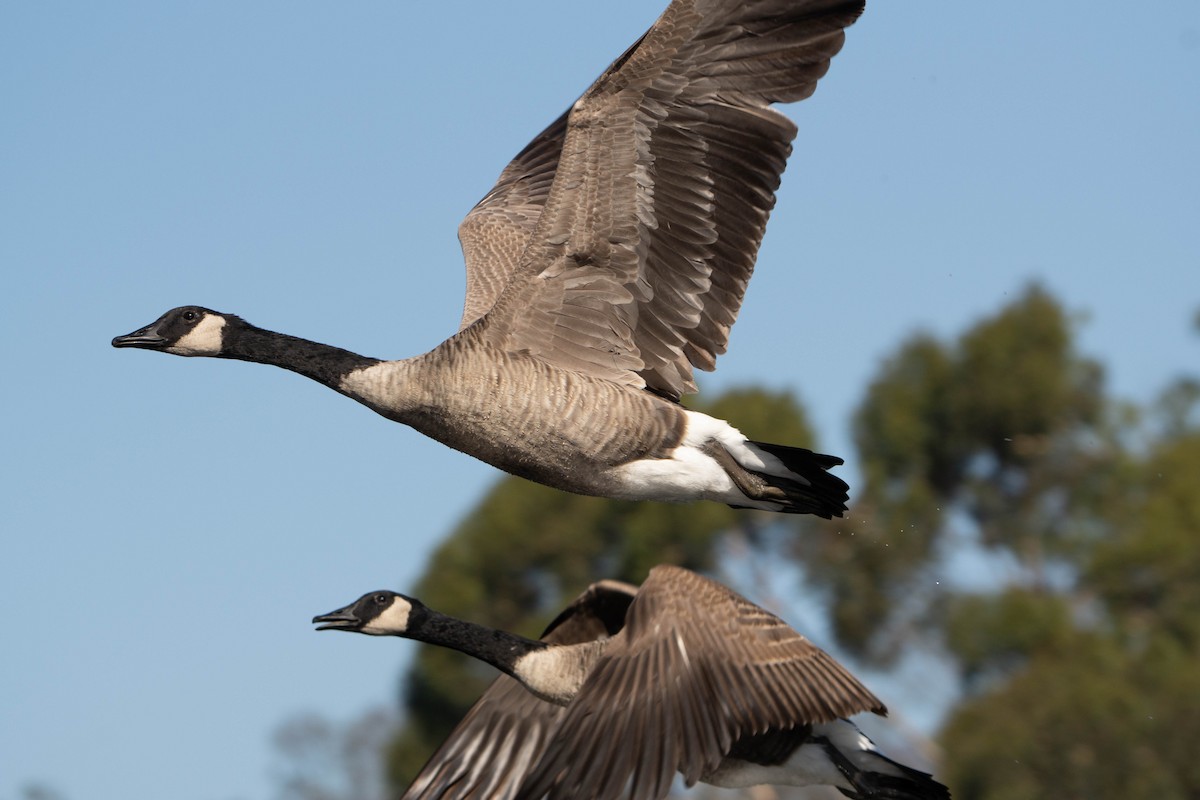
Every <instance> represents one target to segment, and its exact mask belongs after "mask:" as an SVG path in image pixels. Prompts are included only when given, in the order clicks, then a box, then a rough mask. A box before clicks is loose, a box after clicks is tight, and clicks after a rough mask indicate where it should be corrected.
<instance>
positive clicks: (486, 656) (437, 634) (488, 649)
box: [406, 607, 547, 675]
mask: <svg viewBox="0 0 1200 800" xmlns="http://www.w3.org/2000/svg"><path fill="white" fill-rule="evenodd" d="M406 635H408V636H409V637H411V638H413V639H419V640H420V641H422V642H427V643H429V644H436V645H439V646H441V647H449V648H451V649H453V650H458V651H459V652H461V653H466V654H467V655H469V656H473V657H475V658H478V659H480V660H481V661H486V662H487V663H489V664H491V665H492V666H494V667H496V668H497V669H499V670H501V671H503V672H506V673H508V674H509V675H512V674H513V665H514V664H516V662H517V660H518V659H519V658H520V657H521V656H523V655H525V654H526V653H529V652H532V651H534V650H542V649H545V648H546V647H547V645H546V643H545V642H539V641H537V640H535V639H526V638H525V637H524V636H518V635H517V634H515V633H509V632H508V631H502V630H497V629H495V628H489V627H486V626H484V625H477V624H476V623H474V622H467V621H466V620H461V619H457V618H455V617H451V616H447V615H446V614H442V613H440V612H437V611H434V610H432V609H430V608H424V607H422V608H420V610H419V613H417V614H416V615H415V616H414V617H412V618H410V620H409V629H408V633H407V634H406Z"/></svg>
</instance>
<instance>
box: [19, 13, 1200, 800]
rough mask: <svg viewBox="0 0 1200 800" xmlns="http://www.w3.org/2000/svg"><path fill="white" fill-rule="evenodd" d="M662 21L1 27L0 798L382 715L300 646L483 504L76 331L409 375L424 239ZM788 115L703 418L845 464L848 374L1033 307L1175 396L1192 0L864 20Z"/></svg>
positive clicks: (230, 775)
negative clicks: (279, 336) (769, 205)
mask: <svg viewBox="0 0 1200 800" xmlns="http://www.w3.org/2000/svg"><path fill="white" fill-rule="evenodd" d="M564 9H566V10H564ZM660 10H661V6H660V3H659V2H633V0H620V1H615V0H609V2H604V3H599V2H590V3H583V2H572V3H555V2H546V1H543V2H518V3H505V4H501V3H464V4H455V5H451V4H439V3H424V4H416V3H401V2H387V3H381V2H373V1H372V2H366V1H363V2H355V3H329V2H286V3H284V2H272V3H266V2H262V3H259V2H253V3H229V2H180V3H158V2H120V1H117V0H114V1H113V2H106V3H81V2H76V3H70V2H62V3H5V4H4V5H3V6H2V7H0V87H2V88H0V91H2V100H3V114H2V115H0V151H2V152H3V162H2V164H3V166H2V168H0V218H2V219H3V223H2V225H3V228H2V234H0V264H2V266H3V293H2V295H0V296H2V298H3V299H2V300H0V303H2V307H3V314H0V332H2V334H3V335H2V336H0V347H3V363H4V388H3V392H2V393H0V403H2V407H3V416H4V420H5V426H4V434H3V446H2V448H0V452H2V453H3V455H2V458H3V462H2V466H3V471H4V474H3V481H2V482H0V487H2V490H0V491H2V492H3V498H2V500H3V502H2V505H0V535H2V536H3V548H2V553H3V555H2V556H0V609H3V613H4V616H5V619H4V623H3V625H4V633H3V644H2V645H0V648H2V650H0V753H3V757H2V759H3V760H2V761H0V798H3V800H8V798H13V797H15V796H16V795H17V794H18V792H19V788H20V787H21V786H22V785H24V784H26V783H28V782H35V781H36V782H43V783H45V784H47V785H49V786H52V787H54V788H56V789H57V790H59V791H61V792H62V793H63V794H65V795H66V796H67V797H68V798H71V800H82V799H83V798H88V799H89V800H128V798H137V797H171V798H178V800H234V799H235V798H237V799H244V800H266V798H267V797H268V796H269V793H270V790H271V786H272V783H271V776H270V746H269V741H268V738H269V734H270V731H271V729H272V728H273V727H274V726H275V725H276V723H278V722H279V721H280V720H282V719H283V718H284V717H286V716H287V715H289V714H290V713H292V712H294V711H298V710H302V709H311V710H315V711H318V712H320V713H322V714H325V715H328V716H330V717H333V718H335V719H345V718H348V717H349V716H351V715H353V714H355V713H357V712H359V711H361V710H362V709H364V708H366V707H368V706H370V705H373V704H377V703H387V702H390V701H391V700H392V699H393V697H394V695H395V690H396V686H397V684H396V679H397V676H398V674H399V666H400V664H401V663H402V661H403V659H405V658H406V656H407V655H408V654H409V653H411V651H412V646H411V645H409V644H408V643H405V642H399V641H396V642H386V643H385V642H378V641H370V640H368V639H367V638H366V637H350V636H340V637H332V636H329V635H317V634H314V633H313V632H312V630H311V628H310V625H309V623H308V619H309V618H310V617H311V616H312V615H313V614H314V613H319V612H323V611H327V610H329V609H330V608H332V607H334V606H336V605H340V604H341V603H343V602H346V601H349V600H350V599H352V598H353V597H356V596H357V595H358V594H359V593H360V592H362V591H366V590H368V589H371V588H376V587H380V586H390V587H396V588H404V587H405V586H408V585H411V584H412V582H413V581H414V578H415V576H416V575H418V574H419V573H420V571H421V570H422V568H423V565H424V562H425V559H426V556H427V554H428V553H429V551H430V548H431V547H432V546H433V545H434V543H435V542H436V541H437V540H438V539H439V537H441V536H443V535H444V534H445V533H446V532H447V531H448V530H449V529H450V528H451V527H452V525H453V524H454V522H455V521H456V520H457V519H458V518H460V516H461V515H463V514H464V513H465V512H466V510H467V509H469V508H470V506H471V505H472V503H473V502H474V501H475V500H476V499H478V498H479V496H480V494H481V493H482V492H483V491H484V489H485V487H487V486H488V484H489V483H490V482H491V481H492V480H493V479H494V477H495V473H494V472H493V471H492V470H491V468H489V467H486V466H484V465H482V464H480V463H477V462H474V461H472V460H471V459H469V458H467V457H466V456H462V455H459V454H457V453H454V452H451V451H449V450H446V449H445V448H442V447H441V446H439V445H436V444H434V443H432V442H430V441H427V440H425V439H423V438H422V437H420V436H419V435H417V434H416V433H414V432H412V431H409V430H407V429H405V428H402V427H400V426H397V425H394V424H391V423H388V422H386V421H384V420H383V419H381V418H379V417H376V416H375V415H373V414H371V413H370V412H368V411H366V410H365V409H363V408H361V407H359V406H357V405H355V404H353V403H351V402H349V401H347V400H346V399H345V398H343V397H340V396H338V395H336V394H335V393H333V392H330V391H328V390H326V389H324V388H322V387H320V386H317V385H316V384H313V383H311V382H308V381H306V380H304V379H302V378H300V377H298V376H295V375H292V374H289V373H286V372H283V371H281V370H272V369H268V368H264V367H260V366H256V365H247V364H242V363H231V362H222V361H216V360H206V359H195V360H185V359H180V358H173V357H168V356H163V355H160V354H155V353H145V352H134V351H116V350H112V349H111V348H110V347H109V340H110V339H111V338H112V337H113V336H114V335H117V334H121V333H126V332H128V331H130V330H132V329H134V328H136V327H139V326H141V325H143V324H145V323H147V322H150V321H151V320H152V319H154V318H155V317H157V316H158V315H159V314H160V313H161V312H162V311H164V310H166V309H167V308H169V307H172V306H175V305H180V304H183V303H199V304H204V305H208V306H211V307H213V308H217V309H219V310H223V311H230V312H234V313H238V314H241V315H243V316H245V317H246V318H247V319H249V320H250V321H252V322H254V323H256V324H258V325H262V326H265V327H270V328H274V329H277V330H283V331H287V332H290V333H295V334H297V335H302V336H306V337H309V338H313V339H317V340H320V341H325V342H329V343H333V344H337V345H340V346H343V347H347V348H350V349H354V350H358V351H360V352H363V353H366V354H368V355H374V356H386V357H399V356H405V355H412V354H415V353H417V352H420V351H423V350H425V349H428V348H429V347H432V346H433V345H435V344H436V343H437V342H438V341H440V340H441V339H442V338H444V337H445V336H446V335H448V334H449V333H450V332H452V331H453V329H454V327H455V325H456V323H457V320H458V315H459V311H460V303H461V292H462V285H463V275H462V266H461V257H460V254H459V251H458V245H457V241H456V239H455V227H456V226H457V224H458V221H459V220H460V219H461V218H462V216H463V214H465V213H466V211H467V210H468V209H469V208H470V207H471V205H472V204H473V203H474V202H475V201H476V200H477V199H478V198H479V197H480V196H481V195H482V194H483V193H484V192H485V191H486V190H487V189H488V188H489V187H490V186H491V183H492V181H493V180H494V179H495V176H496V175H497V174H498V173H499V171H500V169H501V168H502V167H503V166H504V165H505V164H506V163H507V161H508V159H509V158H510V157H511V156H512V155H514V154H515V153H516V152H517V150H519V149H520V148H521V147H522V146H523V145H524V143H525V142H526V141H527V140H528V139H529V137H531V136H532V135H533V134H535V133H536V132H537V131H538V130H540V129H541V127H542V126H543V125H544V124H545V123H547V122H549V121H550V120H551V119H553V118H554V116H555V115H556V114H557V113H559V111H561V110H562V109H563V108H565V107H566V106H567V105H568V104H569V103H570V102H571V101H572V100H573V99H574V98H575V96H576V95H577V94H578V93H579V92H581V91H582V90H583V89H584V88H585V87H586V86H587V84H588V83H589V82H590V80H591V79H592V78H593V77H594V76H595V75H596V74H598V72H599V71H600V70H601V69H602V68H603V67H604V66H605V65H606V64H607V63H608V62H609V61H610V60H611V59H612V58H613V57H615V56H616V55H617V54H618V53H620V52H621V51H622V50H623V49H624V48H625V47H626V46H627V45H628V44H629V43H630V42H631V41H633V39H634V38H635V37H636V36H637V35H638V34H639V33H640V32H641V31H642V30H643V29H644V28H645V27H646V26H647V25H648V24H649V23H650V22H651V21H652V19H653V18H654V17H655V16H656V15H657V14H658V13H659V11H660ZM789 113H791V114H792V115H793V116H794V118H795V119H796V120H797V121H798V122H799V124H800V136H799V138H798V140H797V142H796V152H795V154H794V155H793V157H792V161H791V164H790V166H789V170H788V173H787V175H786V176H785V181H784V188H783V190H782V191H781V193H780V198H779V205H778V207H777V209H776V213H775V215H774V217H773V219H772V224H771V227H770V228H769V230H768V233H767V240H766V244H765V246H764V248H763V250H762V257H761V258H760V261H759V271H758V273H757V274H756V276H755V279H754V282H753V283H752V284H751V286H750V291H749V296H748V299H747V302H746V304H745V307H744V309H743V314H742V318H741V321H740V322H739V323H738V326H737V328H736V329H735V331H734V336H733V341H732V347H731V351H730V354H729V355H728V356H727V357H726V358H725V359H724V360H723V361H722V362H721V368H720V370H719V372H718V373H717V374H716V375H715V376H714V377H712V378H710V379H708V380H707V381H706V382H705V383H704V387H705V389H707V390H708V391H714V390H718V389H720V388H723V387H726V386H729V385H732V384H738V383H747V382H758V383H766V384H769V385H771V386H775V387H792V388H795V389H796V390H797V391H798V393H799V394H800V396H801V397H802V399H803V400H804V402H805V403H806V404H807V406H808V408H809V409H810V411H811V413H812V415H813V417H814V418H815V420H816V421H817V423H818V426H819V429H820V435H821V439H822V444H823V445H824V447H825V448H827V449H828V451H829V452H836V453H840V454H843V455H846V456H851V457H852V456H853V452H852V450H851V448H850V439H849V434H848V422H849V418H850V415H851V413H852V410H853V408H854V406H855V404H856V403H857V402H858V400H859V399H860V397H861V394H862V391H863V388H864V385H865V382H866V380H867V379H868V378H869V377H870V376H871V375H872V374H873V372H874V371H875V369H876V368H877V366H878V364H879V361H880V359H881V358H883V357H884V356H885V355H887V354H888V353H889V352H891V351H892V350H893V349H894V348H895V347H896V345H897V344H898V342H899V341H900V340H901V339H902V338H903V337H904V336H906V335H907V334H909V333H910V332H911V331H913V330H914V329H917V328H924V329H927V330H931V331H933V332H936V333H940V334H946V335H949V334H952V333H955V332H957V331H959V330H961V329H962V327H963V326H964V325H966V324H968V323H969V322H971V321H973V320H975V319H976V318H977V317H978V316H979V315H981V314H983V313H987V312H990V311H993V310H995V309H996V308H998V307H999V305H1000V304H1002V303H1003V302H1005V300H1006V299H1008V298H1010V297H1011V296H1012V295H1013V294H1014V293H1016V292H1018V291H1020V289H1021V288H1022V286H1023V285H1024V284H1025V283H1026V282H1028V281H1029V280H1031V279H1038V280H1041V281H1043V282H1044V283H1045V284H1046V285H1047V286H1048V287H1049V288H1050V289H1051V290H1052V291H1054V292H1055V293H1056V294H1057V295H1058V296H1059V297H1061V298H1062V299H1063V300H1064V301H1065V302H1066V303H1067V305H1068V306H1069V307H1070V308H1071V309H1072V310H1074V311H1077V312H1079V315H1080V325H1079V333H1080V340H1081V343H1082V346H1083V349H1084V350H1085V351H1086V352H1088V353H1090V354H1092V355H1094V356H1096V357H1098V358H1100V359H1102V360H1103V361H1104V362H1105V363H1106V364H1107V365H1108V367H1109V386H1110V387H1111V388H1112V389H1113V391H1115V392H1116V393H1117V394H1119V395H1122V396H1125V397H1129V398H1131V399H1135V400H1145V399H1147V398H1149V397H1151V396H1152V395H1153V394H1154V393H1155V392H1156V391H1157V390H1158V389H1159V388H1161V387H1162V386H1163V384H1164V383H1165V382H1166V381H1167V380H1168V379H1169V378H1171V377H1172V376H1174V375H1176V374H1178V373H1179V372H1181V371H1183V370H1185V369H1192V370H1194V369H1195V367H1196V364H1197V363H1198V360H1200V359H1198V357H1200V339H1198V337H1196V336H1194V335H1193V334H1192V333H1191V332H1190V320H1191V318H1192V316H1193V314H1194V312H1195V310H1196V308H1197V307H1198V306H1200V234H1198V233H1197V231H1198V229H1200V199H1198V198H1200V155H1198V154H1197V143H1198V142H1200V4H1197V3H1196V2H1195V0H1152V1H1151V2H1148V3H1144V4H1142V5H1139V6H1129V5H1128V4H1122V5H1120V6H1118V5H1117V4H1115V3H1110V2H1099V3H1096V2H1083V0H1069V1H1068V2H1063V3H1049V4H1048V3H1043V2H1032V0H1017V2H1007V3H963V2H947V1H946V0H942V1H941V2H928V1H926V2H912V3H899V2H876V3H874V4H872V5H871V6H870V7H869V8H868V9H867V13H866V15H865V16H864V17H863V19H862V20H861V21H860V23H859V24H858V25H856V26H855V27H854V28H853V29H852V30H851V31H850V34H849V41H848V42H847V45H846V48H845V49H844V50H843V52H842V54H841V55H840V56H839V57H838V58H837V59H836V60H835V61H834V64H833V68H832V70H831V71H830V74H829V76H828V77H827V78H826V80H825V81H824V82H823V83H822V85H821V86H820V88H819V89H818V91H817V94H816V96H815V97H814V98H812V99H811V100H810V101H807V102H805V103H803V104H801V105H797V106H793V107H791V108H790V109H789ZM854 470H855V465H854V464H853V459H852V458H851V463H850V464H849V465H848V467H847V470H846V471H847V473H848V474H849V475H851V476H853V475H854Z"/></svg>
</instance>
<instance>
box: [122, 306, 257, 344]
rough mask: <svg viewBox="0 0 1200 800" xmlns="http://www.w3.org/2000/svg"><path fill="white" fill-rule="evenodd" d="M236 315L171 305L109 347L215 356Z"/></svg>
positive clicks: (198, 307)
mask: <svg viewBox="0 0 1200 800" xmlns="http://www.w3.org/2000/svg"><path fill="white" fill-rule="evenodd" d="M239 321H240V320H238V318H237V317H234V316H232V315H230V314H221V313H218V312H216V311H213V310H211V309H208V308H201V307H200V306H180V307H179V308H173V309H171V310H170V311H168V312H167V313H165V314H163V315H162V316H161V317H159V318H158V319H156V320H155V321H154V322H151V323H150V324H149V325H147V326H146V327H144V328H138V329H137V330H136V331H134V332H133V333H127V334H125V335H124V336H118V337H117V338H115V339H113V340H112V345H113V347H140V348H142V349H145V350H161V351H162V352H164V353H174V354H175V355H177V356H219V355H221V353H222V352H223V350H224V347H225V336H226V331H227V329H228V328H230V327H231V326H232V325H234V324H236V323H237V322H239Z"/></svg>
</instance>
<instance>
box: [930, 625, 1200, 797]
mask: <svg viewBox="0 0 1200 800" xmlns="http://www.w3.org/2000/svg"><path fill="white" fill-rule="evenodd" d="M1196 664H1197V661H1196V656H1195V654H1194V653H1193V654H1191V655H1187V654H1185V653H1183V652H1181V651H1179V650H1177V649H1175V648H1169V647H1168V648H1162V649H1159V648H1155V649H1153V650H1150V651H1148V652H1145V653H1141V654H1131V653H1129V652H1128V651H1126V650H1123V649H1122V648H1120V647H1119V646H1117V645H1116V643H1115V642H1114V641H1113V640H1112V639H1109V638H1106V637H1101V636H1095V635H1086V634H1082V635H1077V636H1076V637H1075V638H1074V640H1073V641H1072V642H1070V643H1069V647H1065V648H1060V649H1057V650H1054V651H1053V652H1051V653H1049V654H1046V655H1039V656H1037V657H1035V658H1034V659H1033V660H1032V661H1031V662H1030V663H1029V665H1028V667H1027V668H1026V669H1025V670H1023V671H1022V672H1021V673H1020V674H1019V675H1018V676H1016V677H1015V678H1014V679H1013V680H1012V681H1011V682H1008V683H1005V684H1003V685H1002V686H1000V687H998V688H997V689H996V690H995V691H993V692H990V693H988V694H985V695H983V696H981V697H977V698H975V699H973V700H972V701H971V702H969V703H966V704H964V705H963V706H961V707H960V709H959V710H958V711H957V712H956V713H955V714H954V716H953V718H952V719H951V721H950V723H949V724H948V725H947V726H946V729H945V730H944V731H943V733H942V736H941V738H942V741H943V743H944V745H945V765H946V767H945V769H946V772H945V775H946V778H947V779H948V782H949V785H950V786H951V789H952V790H953V792H954V797H955V798H957V800H1074V798H1079V799H1080V800H1084V799H1085V798H1087V799H1088V800H1092V799H1093V798H1114V799H1115V798H1122V799H1124V798H1134V797H1137V798H1142V797H1145V798H1155V800H1184V798H1194V797H1196V796H1197V793H1198V792H1200V762H1198V761H1197V759H1196V757H1195V752H1194V751H1195V743H1196V742H1197V741H1200V739H1198V738H1197V737H1200V715H1198V714H1197V713H1196V711H1197V698H1200V670H1198V669H1196Z"/></svg>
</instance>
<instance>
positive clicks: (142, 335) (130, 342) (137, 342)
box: [112, 320, 167, 350]
mask: <svg viewBox="0 0 1200 800" xmlns="http://www.w3.org/2000/svg"><path fill="white" fill-rule="evenodd" d="M166 344H167V340H166V338H165V337H164V336H163V335H162V334H160V333H159V332H158V320H156V321H154V322H151V323H150V324H149V325H147V326H146V327H144V328H138V329H137V330H136V331H134V332H133V333H127V334H125V335H124V336H118V337H117V338H115V339H113V340H112V346H113V347H142V348H145V349H147V350H161V349H162V348H163V347H164V346H165V345H166Z"/></svg>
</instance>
